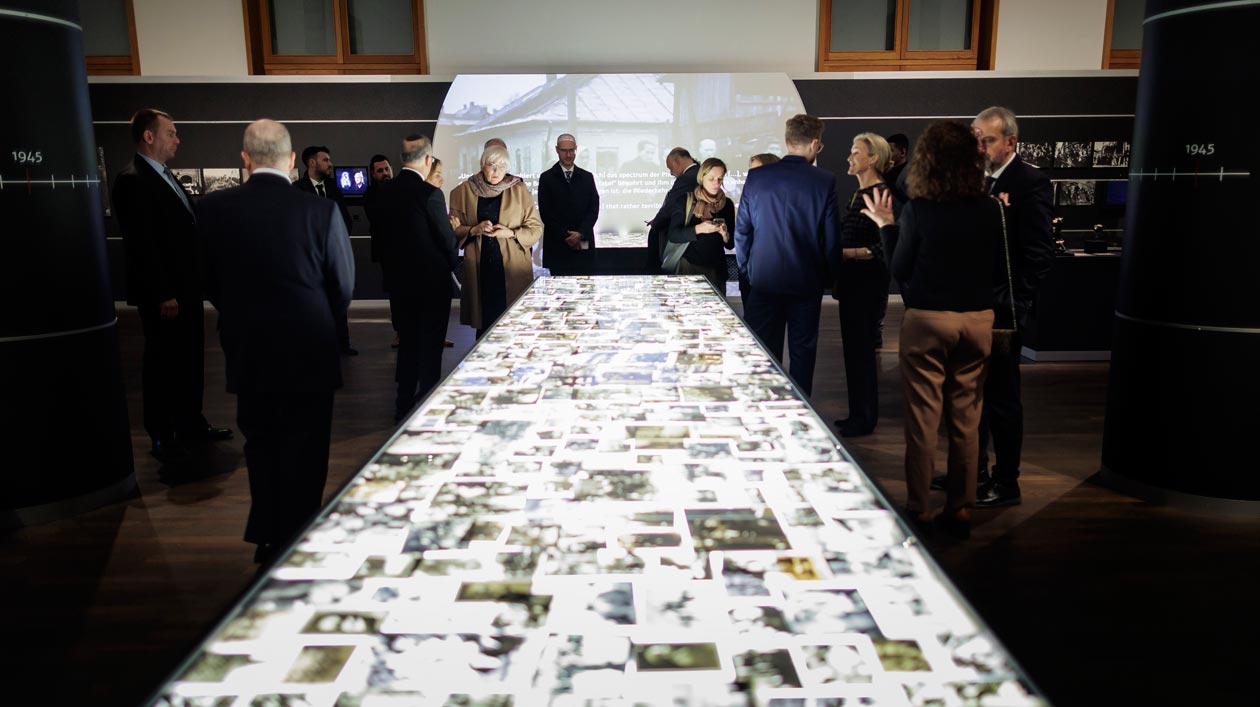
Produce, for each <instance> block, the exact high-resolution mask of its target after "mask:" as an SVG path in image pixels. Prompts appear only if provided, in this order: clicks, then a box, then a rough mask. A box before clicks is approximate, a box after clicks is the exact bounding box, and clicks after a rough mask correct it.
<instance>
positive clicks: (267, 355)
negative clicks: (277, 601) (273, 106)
mask: <svg viewBox="0 0 1260 707" xmlns="http://www.w3.org/2000/svg"><path fill="white" fill-rule="evenodd" d="M241 159H242V160H243V161H244V163H245V169H246V170H248V171H249V174H250V178H249V181H248V182H246V183H245V184H244V185H243V186H241V187H238V188H236V189H228V190H226V191H221V192H215V193H213V194H210V195H208V196H206V197H205V198H204V199H203V200H202V202H201V206H202V208H201V209H200V210H199V212H198V216H199V218H198V219H197V229H198V233H199V235H200V236H201V238H202V241H203V242H204V243H205V247H206V260H205V266H206V291H207V294H208V295H209V298H210V301H211V302H212V303H213V304H214V306H215V307H216V308H217V309H218V310H219V340H220V341H221V343H222V345H223V355H224V359H225V361H226V364H227V389H228V392H229V393H235V394H236V421H237V425H238V426H239V427H240V430H241V433H242V434H244V435H245V464H246V466H247V467H248V469H249V493H250V498H251V500H252V504H251V506H250V511H249V520H248V522H247V523H246V526H245V540H246V541H247V542H251V543H254V544H255V545H257V546H258V549H257V551H256V552H255V553H254V559H255V561H257V562H267V561H270V559H271V558H273V557H274V556H275V555H276V554H278V553H279V552H280V551H281V550H283V549H284V547H285V545H287V544H288V543H289V542H290V541H291V540H292V539H293V538H294V536H295V535H296V534H297V532H298V531H300V530H301V529H302V527H303V526H305V525H306V523H307V521H308V520H310V518H311V517H312V516H313V515H315V513H316V512H317V511H318V510H319V509H320V506H321V505H322V504H323V494H324V482H325V481H326V480H327V477H328V446H329V438H330V436H331V430H332V406H333V391H334V390H335V389H336V388H339V387H341V357H340V352H339V350H338V349H339V347H338V339H337V326H336V317H337V315H338V313H339V312H341V311H342V310H343V309H344V308H345V307H346V305H347V304H348V303H349V302H350V293H351V291H352V290H353V289H354V258H353V256H352V254H351V252H350V237H349V234H347V233H346V224H345V221H344V220H342V218H341V212H340V211H339V210H338V208H337V204H336V202H333V201H331V200H329V199H321V198H319V197H317V196H315V195H313V194H307V193H305V192H302V191H299V190H297V189H294V188H293V187H292V186H291V185H290V184H289V170H290V169H292V168H293V144H292V141H291V140H290V138H289V131H288V130H287V129H285V127H284V126H283V125H281V124H280V123H277V122H275V121H273V120H259V121H257V122H254V123H251V124H250V126H249V127H248V128H246V129H245V139H244V148H243V149H242V151H241Z"/></svg>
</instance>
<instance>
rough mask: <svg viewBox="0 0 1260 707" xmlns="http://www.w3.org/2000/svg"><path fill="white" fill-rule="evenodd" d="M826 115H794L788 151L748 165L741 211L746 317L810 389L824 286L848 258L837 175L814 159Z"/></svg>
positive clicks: (738, 239)
mask: <svg viewBox="0 0 1260 707" xmlns="http://www.w3.org/2000/svg"><path fill="white" fill-rule="evenodd" d="M822 133H823V122H822V121H821V120H819V119H818V118H815V117H814V116H812V115H804V114H801V115H796V116H793V117H792V118H791V119H790V120H788V121H787V134H786V139H787V152H788V154H787V156H786V157H784V158H783V159H782V160H780V161H778V162H775V163H773V164H767V165H762V166H761V167H759V168H757V169H754V170H752V171H751V172H749V173H748V181H746V182H745V183H744V193H743V196H742V197H741V199H740V203H739V213H738V215H737V216H736V218H735V259H736V262H737V263H738V264H739V272H740V274H741V275H743V276H744V277H746V278H747V280H748V283H749V285H750V288H749V293H748V297H747V299H745V300H744V321H746V322H747V323H748V326H749V328H751V329H752V331H753V333H754V334H756V335H757V338H759V339H761V342H762V343H763V344H765V346H766V348H767V349H769V350H770V353H771V355H773V356H774V358H775V360H777V361H782V360H783V333H784V329H785V328H786V330H787V338H788V352H789V353H790V354H791V358H790V360H789V365H788V372H789V374H790V375H791V376H792V379H793V380H794V381H796V385H797V386H798V387H800V389H801V390H802V391H803V392H804V393H805V394H806V395H808V394H809V393H810V392H811V391H812V389H813V385H814V360H815V358H816V357H817V353H818V315H819V313H820V312H821V310H822V296H823V288H824V287H825V286H826V284H827V283H830V282H831V280H832V277H833V275H832V273H834V272H836V268H837V266H839V264H840V252H841V251H840V239H839V232H838V226H839V220H838V219H839V213H838V211H837V208H836V176H835V175H834V174H832V173H831V172H828V171H826V170H824V169H820V168H818V167H815V166H813V163H814V160H815V159H816V158H817V157H818V153H820V152H822V149H823V143H822Z"/></svg>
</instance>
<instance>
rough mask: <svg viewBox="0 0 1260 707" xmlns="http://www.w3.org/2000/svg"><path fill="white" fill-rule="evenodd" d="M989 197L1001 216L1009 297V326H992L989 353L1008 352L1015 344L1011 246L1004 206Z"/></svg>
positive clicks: (994, 198)
mask: <svg viewBox="0 0 1260 707" xmlns="http://www.w3.org/2000/svg"><path fill="white" fill-rule="evenodd" d="M990 198H991V199H993V201H995V202H997V205H998V216H1001V217H1002V256H1003V257H1004V258H1005V260H1006V291H1007V293H1009V294H1010V299H1011V328H1010V329H1006V328H998V327H993V346H992V347H991V348H990V353H995V354H1008V353H1010V352H1011V348H1012V347H1013V346H1014V345H1015V333H1016V329H1015V326H1016V324H1015V322H1016V318H1015V278H1014V277H1013V276H1012V275H1011V246H1010V241H1009V240H1008V239H1007V237H1006V208H1005V207H1004V206H1003V204H1002V202H1001V201H1000V200H999V199H998V198H997V197H996V196H993V197H990Z"/></svg>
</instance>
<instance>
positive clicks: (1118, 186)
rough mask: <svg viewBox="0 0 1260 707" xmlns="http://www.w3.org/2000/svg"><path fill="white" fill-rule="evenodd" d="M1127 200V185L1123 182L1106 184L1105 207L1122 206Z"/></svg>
mask: <svg viewBox="0 0 1260 707" xmlns="http://www.w3.org/2000/svg"><path fill="white" fill-rule="evenodd" d="M1128 199H1129V183H1128V182H1127V181H1124V182H1107V195H1106V201H1105V202H1104V203H1106V205H1107V206H1124V204H1125V202H1126V201H1128Z"/></svg>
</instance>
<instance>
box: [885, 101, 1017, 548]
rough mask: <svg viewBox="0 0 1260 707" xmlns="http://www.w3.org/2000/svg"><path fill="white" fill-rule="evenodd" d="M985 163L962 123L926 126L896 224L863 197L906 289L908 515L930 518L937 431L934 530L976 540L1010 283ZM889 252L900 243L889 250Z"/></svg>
mask: <svg viewBox="0 0 1260 707" xmlns="http://www.w3.org/2000/svg"><path fill="white" fill-rule="evenodd" d="M982 157H983V155H982V154H981V153H980V152H978V150H977V147H976V138H975V136H974V135H972V133H971V131H970V130H969V129H968V128H967V127H966V126H964V125H962V124H960V123H953V122H942V123H935V124H933V125H932V126H930V127H928V129H927V131H925V132H924V133H923V136H922V137H921V138H919V142H918V144H917V145H916V146H915V149H914V159H913V160H912V161H911V163H910V167H909V170H910V172H909V179H908V180H907V184H908V188H909V191H910V197H911V201H910V202H909V203H908V204H906V206H905V208H904V209H902V211H901V216H900V217H899V218H894V216H893V208H892V197H891V196H890V194H889V193H888V192H887V191H884V190H879V191H877V192H876V193H875V194H872V195H866V196H864V201H865V204H866V208H865V209H864V210H863V211H862V213H863V214H865V215H866V216H867V217H868V218H870V219H871V221H872V222H874V223H875V224H877V225H879V227H880V235H881V237H882V238H883V240H884V242H885V243H886V244H889V245H888V246H886V248H885V250H886V251H889V252H891V253H892V258H891V261H890V265H891V269H892V275H893V277H895V278H897V282H898V284H899V285H900V286H901V296H902V298H903V300H904V301H905V304H906V315H905V318H904V320H903V321H902V325H901V339H900V342H899V343H900V354H899V358H900V367H901V379H902V391H903V393H904V395H905V407H906V489H907V501H906V511H907V514H908V515H909V517H910V520H911V521H912V522H914V523H915V524H916V525H918V524H923V523H925V522H926V521H927V520H928V519H929V518H930V502H929V499H928V494H929V485H930V483H931V480H932V473H933V467H934V464H935V454H936V431H937V428H938V426H939V425H940V421H941V415H942V414H944V416H945V421H946V429H947V430H948V435H949V465H948V473H947V475H946V494H947V495H946V500H945V510H944V512H942V513H941V514H940V515H939V516H937V517H936V519H935V525H936V527H937V528H938V529H940V530H942V531H943V532H946V533H948V534H950V535H954V536H956V537H967V536H968V535H970V532H971V508H972V507H973V506H974V505H975V502H976V464H977V457H978V455H979V450H980V448H979V426H980V411H981V408H982V406H983V395H984V376H985V369H986V365H987V362H988V359H989V352H990V347H991V345H992V339H993V301H994V300H993V292H994V285H995V284H997V283H999V282H1002V283H1005V281H1006V280H1005V278H1006V277H1007V260H1006V253H1005V244H1004V242H1003V238H1004V236H1003V234H1004V231H1005V213H1004V211H1003V206H1002V204H1001V203H1000V202H998V201H997V200H996V199H993V198H991V197H989V196H988V195H987V194H986V193H985V189H984V167H983V163H982ZM891 244H895V246H892V245H891Z"/></svg>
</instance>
